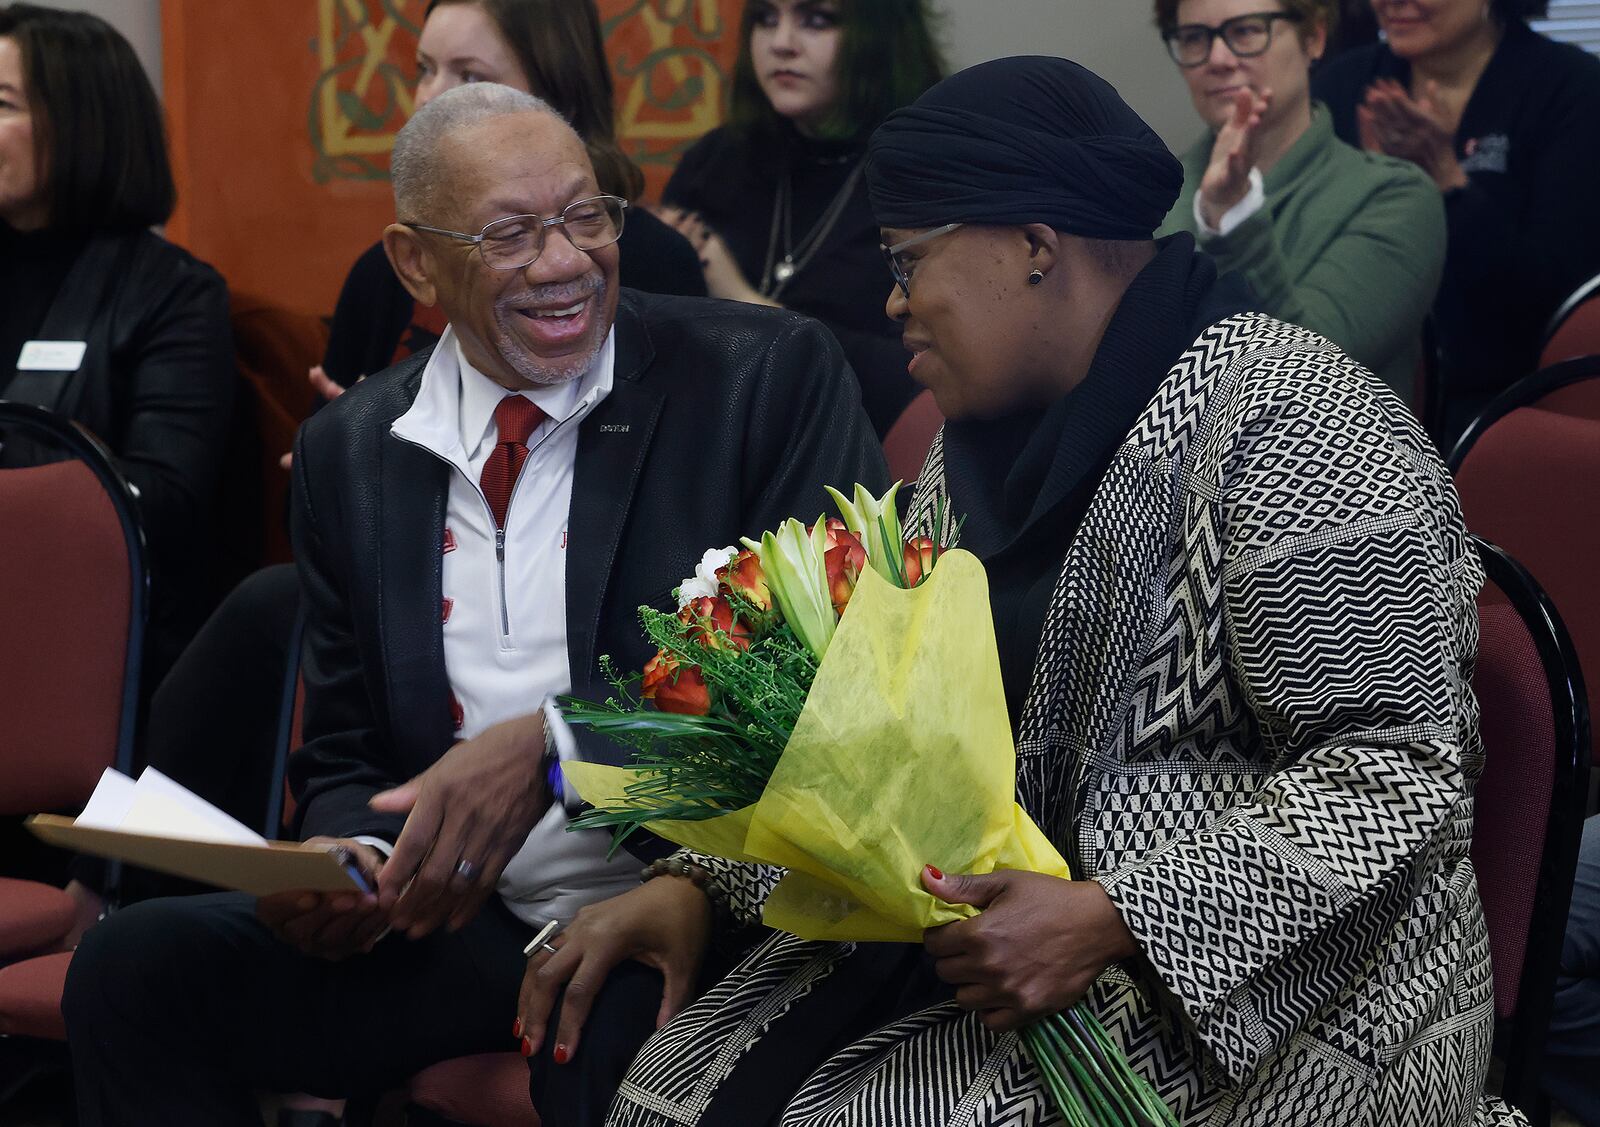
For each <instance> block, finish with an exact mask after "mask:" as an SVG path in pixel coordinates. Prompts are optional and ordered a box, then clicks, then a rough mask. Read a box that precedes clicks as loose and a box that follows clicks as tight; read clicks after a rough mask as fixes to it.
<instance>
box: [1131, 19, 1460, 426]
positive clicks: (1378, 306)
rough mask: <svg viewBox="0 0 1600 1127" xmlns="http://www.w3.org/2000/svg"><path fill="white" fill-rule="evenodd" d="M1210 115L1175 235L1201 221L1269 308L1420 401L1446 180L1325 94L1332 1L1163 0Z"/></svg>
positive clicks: (1191, 161)
mask: <svg viewBox="0 0 1600 1127" xmlns="http://www.w3.org/2000/svg"><path fill="white" fill-rule="evenodd" d="M1155 9H1156V23H1157V25H1158V26H1159V27H1160V28H1161V35H1162V38H1163V39H1165V40H1166V43H1167V48H1168V50H1169V51H1170V52H1171V54H1172V58H1173V61H1174V62H1176V63H1177V64H1178V67H1179V72H1180V73H1181V74H1182V75H1183V77H1184V80H1185V81H1186V82H1188V84H1189V94H1190V96H1191V97H1192V98H1193V99H1194V106H1195V109H1196V110H1197V111H1198V112H1199V114H1200V117H1201V119H1202V120H1204V121H1205V123H1206V125H1207V126H1208V127H1209V128H1208V129H1207V130H1206V133H1205V135H1204V136H1203V137H1201V138H1200V140H1199V141H1198V142H1197V143H1196V144H1195V145H1194V146H1193V147H1192V148H1191V149H1190V150H1189V151H1188V152H1187V153H1186V154H1185V155H1184V157H1183V166H1184V185H1183V194H1182V195H1181V196H1179V198H1178V202H1177V204H1176V205H1174V207H1173V209H1172V211H1171V213H1170V214H1168V216H1167V221H1166V224H1165V226H1164V227H1163V228H1162V233H1163V234H1172V233H1174V232H1177V231H1189V232H1191V233H1193V234H1194V236H1195V237H1196V239H1197V240H1198V241H1199V244H1200V246H1201V248H1202V249H1203V250H1205V251H1206V252H1207V253H1208V254H1210V255H1212V256H1213V257H1215V258H1216V259H1217V261H1218V265H1219V266H1220V267H1221V268H1222V269H1224V270H1237V271H1238V272H1239V273H1241V274H1242V275H1243V276H1244V277H1245V278H1246V279H1247V280H1248V281H1249V283H1250V285H1251V286H1252V287H1253V288H1254V289H1255V292H1256V296H1257V297H1258V298H1259V299H1260V303H1261V310H1262V312H1265V313H1270V314H1271V315H1273V316H1275V317H1279V318H1281V319H1283V320H1285V321H1291V322H1294V323H1295V324H1299V325H1304V326H1305V327H1306V328H1308V329H1312V330H1314V331H1316V332H1318V333H1321V334H1322V335H1323V336H1325V337H1327V338H1328V339H1329V340H1331V341H1333V342H1334V343H1335V344H1337V345H1339V346H1340V347H1341V348H1343V349H1344V350H1345V351H1346V352H1348V353H1349V354H1350V355H1351V356H1353V357H1355V358H1356V359H1357V360H1359V361H1360V362H1361V363H1362V364H1364V365H1366V366H1367V367H1368V368H1370V369H1371V370H1372V371H1373V372H1374V373H1375V374H1376V375H1377V376H1378V377H1379V378H1380V379H1382V380H1383V381H1384V383H1386V384H1388V385H1389V386H1390V387H1391V388H1393V389H1394V390H1395V392H1396V393H1398V394H1399V395H1400V397H1401V398H1402V399H1404V400H1406V401H1407V402H1410V400H1411V395H1412V383H1413V379H1414V376H1415V372H1416V367H1417V360H1418V357H1419V355H1420V351H1421V343H1422V322H1423V319H1424V318H1425V317H1426V316H1427V314H1428V309H1429V307H1430V306H1431V305H1432V304H1433V298H1434V292H1435V290H1436V289H1437V288H1438V285H1439V274H1440V270H1441V268H1442V267H1443V264H1444V252H1445V220H1444V207H1443V205H1442V204H1441V203H1440V201H1439V193H1438V191H1437V189H1435V188H1434V186H1433V184H1432V182H1431V181H1430V180H1429V179H1428V177H1427V176H1426V175H1425V174H1422V173H1420V172H1419V170H1418V169H1417V168H1416V167H1415V166H1413V165H1410V164H1409V163H1408V162H1406V161H1401V160H1395V159H1392V158H1389V157H1385V156H1382V155H1379V154H1374V153H1366V152H1362V151H1360V150H1358V149H1355V148H1352V147H1351V146H1349V145H1347V144H1345V143H1344V142H1343V141H1340V140H1339V139H1338V138H1336V137H1335V136H1334V133H1333V124H1332V120H1331V119H1330V117H1329V115H1328V111H1327V109H1326V108H1325V107H1323V106H1322V105H1321V104H1320V103H1315V102H1313V101H1312V100H1311V82H1310V70H1311V65H1312V64H1313V63H1314V62H1316V61H1317V59H1318V58H1320V57H1321V55H1322V52H1323V49H1324V48H1325V46H1326V44H1327V40H1328V34H1329V32H1330V31H1331V30H1332V26H1333V24H1334V22H1335V20H1336V19H1337V15H1338V10H1337V6H1336V4H1335V3H1334V2H1333V0H1156V5H1155Z"/></svg>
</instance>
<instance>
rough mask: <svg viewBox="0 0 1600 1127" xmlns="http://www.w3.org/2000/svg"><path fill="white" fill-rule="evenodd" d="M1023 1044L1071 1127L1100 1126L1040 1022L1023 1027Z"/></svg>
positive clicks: (1052, 1098)
mask: <svg viewBox="0 0 1600 1127" xmlns="http://www.w3.org/2000/svg"><path fill="white" fill-rule="evenodd" d="M1021 1036H1022V1044H1023V1047H1024V1048H1025V1049H1026V1050H1027V1052H1028V1056H1029V1057H1030V1058H1032V1060H1033V1063H1034V1067H1035V1068H1037V1069H1038V1070H1039V1074H1040V1076H1041V1077H1042V1078H1043V1080H1044V1082H1045V1088H1046V1089H1047V1090H1048V1091H1049V1093H1050V1097H1051V1101H1052V1102H1053V1103H1054V1104H1055V1105H1056V1109H1057V1110H1058V1111H1060V1112H1061V1116H1062V1118H1063V1119H1065V1120H1066V1121H1067V1127H1096V1124H1094V1123H1093V1121H1092V1120H1090V1119H1089V1117H1088V1110H1087V1108H1086V1106H1085V1105H1086V1102H1087V1101H1085V1100H1084V1098H1083V1095H1082V1093H1081V1092H1079V1091H1078V1090H1077V1085H1076V1084H1075V1083H1074V1082H1073V1081H1072V1080H1071V1078H1070V1077H1069V1075H1068V1074H1067V1072H1066V1070H1065V1069H1064V1068H1063V1067H1062V1061H1061V1060H1060V1058H1058V1057H1057V1056H1056V1054H1055V1052H1054V1050H1053V1049H1052V1048H1051V1046H1050V1044H1049V1041H1048V1039H1047V1038H1045V1037H1044V1036H1043V1035H1042V1034H1041V1032H1040V1030H1039V1029H1038V1027H1037V1026H1029V1027H1028V1028H1026V1029H1024V1030H1023V1031H1022V1034H1021Z"/></svg>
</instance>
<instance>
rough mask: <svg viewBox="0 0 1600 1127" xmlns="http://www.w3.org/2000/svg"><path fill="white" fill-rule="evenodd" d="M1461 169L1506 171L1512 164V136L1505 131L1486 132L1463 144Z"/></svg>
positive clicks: (1470, 171)
mask: <svg viewBox="0 0 1600 1127" xmlns="http://www.w3.org/2000/svg"><path fill="white" fill-rule="evenodd" d="M1461 152H1462V154H1463V156H1462V159H1461V171H1462V172H1465V173H1467V174H1468V175H1471V174H1472V173H1474V172H1504V171H1506V170H1507V169H1508V168H1509V167H1510V165H1511V138H1510V137H1508V136H1506V135H1505V134H1504V133H1485V134H1484V135H1483V136H1482V137H1474V138H1472V139H1471V140H1469V141H1468V142H1467V143H1466V144H1465V145H1463V146H1461Z"/></svg>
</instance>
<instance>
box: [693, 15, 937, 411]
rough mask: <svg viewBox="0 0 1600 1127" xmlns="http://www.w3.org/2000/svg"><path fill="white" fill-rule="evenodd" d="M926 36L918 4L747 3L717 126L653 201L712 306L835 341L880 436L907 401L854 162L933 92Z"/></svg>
mask: <svg viewBox="0 0 1600 1127" xmlns="http://www.w3.org/2000/svg"><path fill="white" fill-rule="evenodd" d="M930 24H931V17H930V16H929V15H928V11H927V8H926V5H925V3H924V2H923V0H749V2H747V3H746V4H745V7H744V15H743V18H742V19H741V21H740V24H739V43H740V50H739V61H738V64H737V66H736V68H735V70H734V78H733V90H732V93H731V95H730V98H729V106H728V123H727V124H726V125H724V126H722V127H721V128H719V129H715V130H713V131H712V132H710V133H709V134H707V135H706V136H705V137H703V138H701V139H700V141H699V142H698V143H696V144H695V146H694V147H693V148H691V149H690V150H689V151H688V152H686V153H685V154H684V155H683V159H682V161H681V162H680V163H679V165H678V169H677V171H676V172H675V173H674V174H673V177H672V179H671V181H670V182H669V183H668V184H667V190H666V192H665V194H664V196H663V199H664V202H665V204H666V205H667V206H666V207H665V209H664V210H663V215H664V216H665V217H666V218H667V219H668V220H669V221H670V222H672V223H674V224H676V225H677V227H678V229H679V230H680V231H682V232H683V233H684V234H685V235H687V236H688V237H689V240H690V241H691V242H692V243H694V244H695V246H696V247H697V248H698V249H699V251H700V258H701V262H702V264H703V265H704V268H705V279H706V288H707V289H708V290H709V291H710V292H711V295H712V296H713V297H723V298H730V299H732V300H735V301H747V302H752V303H755V304H759V305H775V306H785V307H787V308H790V309H793V310H796V311H797V312H800V313H806V314H809V315H810V316H813V317H816V318H817V319H818V320H820V321H822V322H823V323H824V324H825V325H827V326H828V327H829V328H830V329H831V330H833V334H834V336H836V337H837V338H838V339H839V343H840V344H841V345H843V346H844V351H845V355H846V356H847V357H848V358H849V360H850V366H851V367H852V368H854V369H855V373H856V376H857V378H858V379H860V381H861V397H862V400H863V402H864V404H865V406H866V409H867V414H868V415H869V416H870V417H871V418H872V425H873V427H874V428H875V429H876V430H877V432H878V433H879V434H880V435H882V434H884V433H885V432H886V431H887V430H888V429H889V428H890V427H891V426H893V425H894V421H895V420H896V419H897V418H899V417H900V412H901V411H902V410H903V409H904V408H905V405H906V404H907V403H909V402H910V401H911V399H912V398H913V397H914V396H915V395H916V393H917V390H918V389H917V386H916V385H915V384H914V383H913V382H912V380H911V377H910V376H909V375H908V374H907V372H906V362H907V360H909V359H910V357H909V356H907V355H906V351H905V348H904V347H903V346H902V345H901V343H900V330H899V328H897V327H896V326H895V325H894V323H893V322H891V321H890V320H889V319H888V318H887V317H885V316H884V315H883V295H882V293H881V292H880V291H881V289H882V282H883V263H882V260H881V259H880V258H879V256H878V228H877V225H876V224H875V223H874V222H873V218H872V209H871V207H870V206H869V205H868V203H867V191H866V184H865V182H864V181H863V179H862V162H863V157H864V154H865V152H866V144H867V137H868V136H869V135H870V134H871V133H872V131H873V129H875V128H876V127H877V125H878V123H879V122H880V121H882V120H883V119H884V118H885V117H886V116H888V114H889V112H890V111H891V110H893V109H895V108H897V107H899V106H903V105H906V104H908V103H910V102H911V101H913V100H914V99H915V98H916V97H917V95H919V94H921V93H922V92H923V91H924V90H926V89H927V88H928V87H929V86H932V85H933V84H934V83H935V82H937V81H938V80H939V77H940V74H941V71H942V64H941V62H940V59H939V54H938V51H937V49H936V48H935V46H934V43H933V36H932V34H931V31H930Z"/></svg>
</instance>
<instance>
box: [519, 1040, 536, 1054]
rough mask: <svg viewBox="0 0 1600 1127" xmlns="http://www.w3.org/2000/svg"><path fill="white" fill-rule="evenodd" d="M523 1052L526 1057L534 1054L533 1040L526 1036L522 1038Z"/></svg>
mask: <svg viewBox="0 0 1600 1127" xmlns="http://www.w3.org/2000/svg"><path fill="white" fill-rule="evenodd" d="M521 1053H522V1055H523V1056H525V1057H531V1056H533V1042H532V1041H530V1040H528V1039H527V1038H526V1037H524V1038H523V1039H522V1045H521Z"/></svg>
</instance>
